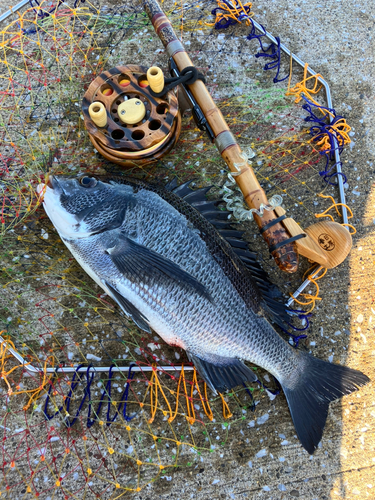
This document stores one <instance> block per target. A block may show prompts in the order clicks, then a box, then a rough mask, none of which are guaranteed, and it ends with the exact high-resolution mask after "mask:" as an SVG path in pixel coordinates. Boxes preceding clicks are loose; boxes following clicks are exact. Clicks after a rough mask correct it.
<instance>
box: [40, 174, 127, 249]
mask: <svg viewBox="0 0 375 500" xmlns="http://www.w3.org/2000/svg"><path fill="white" fill-rule="evenodd" d="M37 191H38V193H39V194H40V196H41V197H43V205H44V209H45V211H46V212H47V215H48V217H49V218H50V219H51V221H52V223H53V225H54V226H55V227H56V229H57V230H58V232H59V233H60V235H61V236H63V237H64V238H68V239H77V238H87V237H88V236H91V235H93V234H97V233H100V232H103V231H106V230H110V229H115V228H117V227H119V226H120V225H121V223H122V221H123V220H124V217H125V213H126V210H127V209H128V208H129V207H130V206H131V205H132V204H134V203H135V202H134V197H133V190H132V188H131V187H130V186H127V185H122V184H116V183H114V182H111V181H110V180H103V178H99V177H95V176H93V175H90V174H83V175H80V176H74V177H73V176H63V175H61V176H60V175H51V176H50V177H49V179H48V182H47V184H39V186H38V188H37Z"/></svg>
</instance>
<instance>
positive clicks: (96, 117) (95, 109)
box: [89, 102, 107, 127]
mask: <svg viewBox="0 0 375 500" xmlns="http://www.w3.org/2000/svg"><path fill="white" fill-rule="evenodd" d="M89 115H90V118H91V120H92V121H93V122H94V123H95V125H96V126H97V127H105V126H106V125H107V110H106V109H105V106H104V104H102V103H101V102H93V103H91V104H90V107H89Z"/></svg>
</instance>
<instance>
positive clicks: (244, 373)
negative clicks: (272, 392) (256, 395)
mask: <svg viewBox="0 0 375 500" xmlns="http://www.w3.org/2000/svg"><path fill="white" fill-rule="evenodd" d="M187 354H188V356H189V358H190V359H191V361H192V362H193V363H194V366H195V367H196V369H197V370H198V373H199V375H200V376H201V377H202V378H203V380H204V381H205V382H206V384H207V385H208V386H209V387H210V388H211V389H212V390H213V392H214V393H215V394H216V393H217V392H224V391H226V390H227V389H232V388H233V387H237V386H238V385H242V383H243V382H256V381H257V380H258V379H257V376H256V375H255V373H254V372H253V371H252V370H251V369H250V368H248V367H247V366H246V365H245V364H244V363H242V361H240V360H239V359H237V358H229V357H224V356H218V355H216V354H209V355H207V356H208V357H207V359H202V357H200V356H196V355H195V354H192V353H191V352H187Z"/></svg>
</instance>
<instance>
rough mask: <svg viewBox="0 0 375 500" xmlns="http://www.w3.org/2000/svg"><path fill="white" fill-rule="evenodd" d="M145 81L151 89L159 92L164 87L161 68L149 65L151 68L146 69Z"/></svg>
mask: <svg viewBox="0 0 375 500" xmlns="http://www.w3.org/2000/svg"><path fill="white" fill-rule="evenodd" d="M147 81H148V83H149V85H150V87H151V90H152V91H153V92H155V93H157V94H159V92H161V91H162V90H163V88H164V75H163V72H162V70H161V69H160V68H158V67H157V66H151V68H149V69H148V70H147Z"/></svg>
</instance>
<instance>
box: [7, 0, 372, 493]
mask: <svg viewBox="0 0 375 500" xmlns="http://www.w3.org/2000/svg"><path fill="white" fill-rule="evenodd" d="M0 5H1V6H2V4H0ZM372 9H373V6H372V2H370V1H369V0H364V1H362V2H358V3H352V2H349V1H332V2H329V3H326V2H321V3H319V1H318V0H313V1H311V2H291V1H290V0H289V1H288V0H278V1H276V0H274V1H271V2H264V3H255V2H254V8H253V10H254V12H255V14H256V16H257V20H259V21H260V22H261V23H263V24H264V25H265V26H266V27H267V28H268V29H269V31H270V32H272V33H273V34H274V35H278V36H280V38H281V40H282V41H283V42H285V43H286V44H287V45H288V46H289V47H290V48H291V49H292V50H293V51H294V52H295V53H296V54H297V55H299V56H300V57H301V58H302V59H303V60H305V61H307V62H308V63H309V64H310V65H311V67H312V68H313V69H314V70H315V71H318V72H320V73H321V74H322V75H323V76H324V78H325V79H326V80H327V81H328V82H329V84H330V86H331V90H332V94H333V101H334V107H335V108H336V110H337V112H338V114H343V115H345V117H346V118H347V121H348V123H349V124H350V125H351V127H352V132H353V134H352V146H351V147H350V148H347V149H346V150H345V152H344V154H343V156H342V160H343V164H344V168H345V172H346V174H347V176H348V181H349V186H350V187H349V189H348V191H347V194H348V203H349V204H350V206H351V207H352V209H353V211H354V222H353V224H354V225H355V226H356V229H357V234H356V235H355V237H354V244H353V249H352V252H351V254H350V256H349V258H348V259H347V260H346V262H345V263H344V264H342V265H341V266H340V268H339V269H337V270H335V271H334V272H331V273H329V276H328V277H327V278H326V279H325V280H324V281H322V282H321V296H322V297H323V298H324V300H323V303H322V304H321V305H320V306H319V309H317V310H316V311H315V312H314V317H313V319H314V321H313V326H312V328H311V330H310V333H309V341H312V342H315V343H316V345H315V347H314V348H313V353H314V354H315V355H317V356H318V357H321V358H323V359H328V354H327V352H328V350H329V349H332V341H331V339H334V340H335V344H334V346H333V354H334V358H333V360H334V361H335V362H340V363H345V364H348V365H349V366H351V367H353V368H360V369H361V370H362V371H364V372H365V373H366V374H367V375H369V376H370V377H371V378H372V379H374V378H375V373H374V371H375V370H374V367H375V342H374V326H375V301H374V298H375V294H374V284H375V272H374V266H375V255H374V254H375V250H374V243H375V236H374V229H375V208H374V205H375V186H374V177H375V165H374V162H375V127H374V125H373V122H372V112H373V102H374V95H375V89H374V78H375V70H374V54H375V46H374V30H375V19H374V15H373V12H372ZM0 12H1V11H0ZM353 191H355V193H360V195H358V194H355V193H353ZM333 291H336V292H335V293H333ZM344 330H345V331H348V332H349V334H347V333H343V332H344ZM337 331H340V332H342V333H341V334H340V335H338V336H335V333H336V332H337ZM374 403H375V401H374V386H373V383H370V384H369V385H368V386H366V387H365V388H362V389H361V391H360V392H359V393H357V394H353V395H351V396H348V397H346V398H344V399H343V400H341V401H338V402H335V403H334V404H331V407H330V412H329V417H328V421H327V426H326V429H325V433H324V437H323V440H322V445H321V447H320V448H319V449H318V450H317V452H316V453H315V455H314V456H313V457H309V455H308V454H307V453H306V452H304V451H303V450H302V448H301V446H300V444H299V442H298V440H297V439H296V436H295V431H294V428H293V425H292V423H291V419H290V416H289V412H288V409H287V405H286V401H285V399H284V397H283V396H281V397H278V398H277V399H276V400H274V401H271V400H269V399H268V398H263V399H262V400H261V402H260V404H259V405H258V407H257V413H256V415H255V417H258V416H261V415H264V414H266V413H269V418H268V421H267V423H266V424H264V425H261V426H256V427H254V428H249V429H248V434H247V435H242V434H241V435H240V434H239V435H238V436H236V435H235V433H233V432H232V433H231V435H230V440H229V441H228V444H227V446H226V447H225V448H224V449H223V451H222V452H221V453H215V454H212V455H211V454H210V455H209V454H207V455H205V456H203V462H202V463H201V464H199V465H197V466H194V467H192V468H181V469H177V470H176V471H175V472H174V473H172V474H170V475H169V476H168V478H169V479H168V480H167V479H165V478H162V479H160V480H158V481H157V482H155V483H152V484H150V485H149V486H147V487H146V488H145V489H144V490H142V491H141V492H140V493H139V494H134V495H130V494H129V497H132V498H134V500H153V499H163V500H164V499H173V500H178V499H182V498H183V499H190V498H191V499H194V500H206V499H212V500H222V499H224V500H226V499H228V500H229V499H235V500H237V499H245V498H248V499H254V500H255V499H261V500H271V499H272V500H281V499H284V500H286V499H294V498H300V499H304V500H328V499H330V500H336V499H337V500H341V499H342V500H343V499H345V500H352V499H357V498H358V499H361V500H362V499H369V500H374V499H375V474H374V471H375V404H374ZM261 449H265V450H266V452H267V453H266V454H265V455H264V456H258V457H257V454H258V452H259V451H260V450H261ZM125 497H126V495H125ZM87 498H88V499H89V498H90V497H87Z"/></svg>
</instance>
